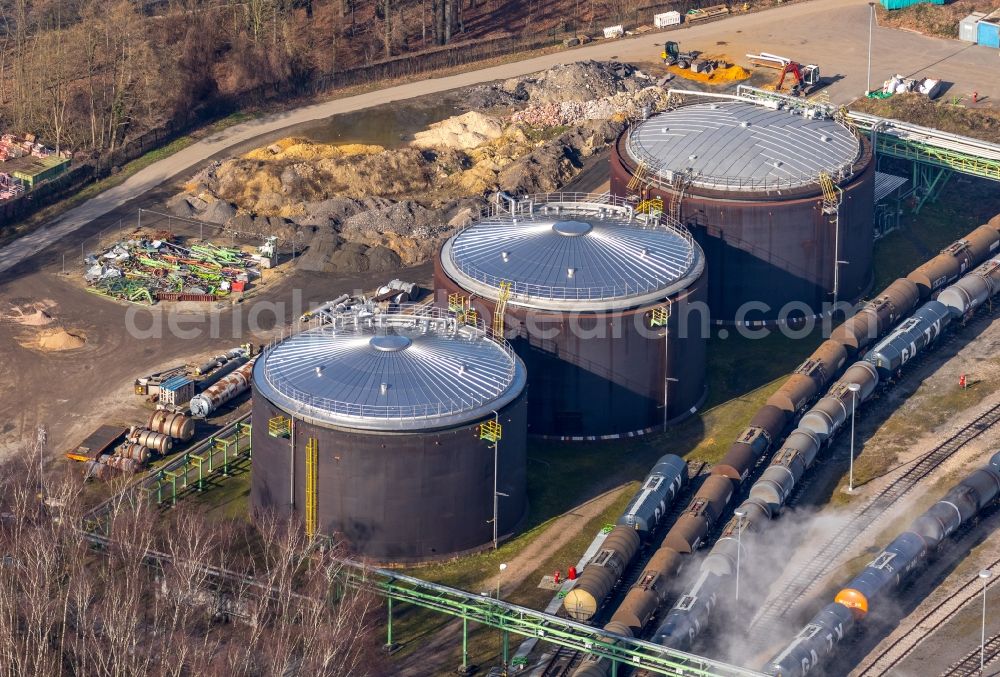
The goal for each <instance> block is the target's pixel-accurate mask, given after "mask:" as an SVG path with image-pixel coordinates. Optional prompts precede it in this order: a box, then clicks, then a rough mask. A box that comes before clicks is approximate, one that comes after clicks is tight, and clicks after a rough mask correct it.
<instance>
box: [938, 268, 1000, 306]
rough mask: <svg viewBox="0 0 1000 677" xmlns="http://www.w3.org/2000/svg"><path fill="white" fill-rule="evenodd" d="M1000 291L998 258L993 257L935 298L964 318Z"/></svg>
mask: <svg viewBox="0 0 1000 677" xmlns="http://www.w3.org/2000/svg"><path fill="white" fill-rule="evenodd" d="M997 291H1000V259H998V258H993V259H990V260H989V261H987V262H986V263H984V264H983V265H981V266H979V267H978V268H976V269H975V270H974V271H972V273H971V274H969V275H966V276H965V277H963V278H962V279H961V280H959V281H958V282H956V283H955V284H953V285H951V286H950V287H948V288H947V289H945V290H944V291H942V292H941V293H940V294H939V295H938V297H937V300H938V301H940V302H941V303H943V304H944V305H946V306H948V307H949V308H951V310H952V312H953V313H954V314H955V316H956V317H958V318H964V317H966V316H968V315H969V314H970V313H972V312H973V311H975V310H976V309H977V308H979V306H981V305H983V304H984V303H986V301H988V300H989V299H990V298H991V297H993V296H994V295H995V294H996V293H997Z"/></svg>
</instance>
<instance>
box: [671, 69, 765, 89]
mask: <svg viewBox="0 0 1000 677" xmlns="http://www.w3.org/2000/svg"><path fill="white" fill-rule="evenodd" d="M667 70H669V71H670V72H671V73H673V74H674V75H678V76H680V77H682V78H684V79H685V80H694V81H695V82H705V83H708V84H710V85H712V84H719V85H721V84H726V83H729V82H735V81H738V80H746V79H747V78H749V77H750V71H748V70H747V69H746V68H743V66H738V65H732V66H728V67H726V68H716V69H715V70H713V71H712V72H711V73H695V72H694V71H693V70H691V69H690V68H678V67H677V66H667Z"/></svg>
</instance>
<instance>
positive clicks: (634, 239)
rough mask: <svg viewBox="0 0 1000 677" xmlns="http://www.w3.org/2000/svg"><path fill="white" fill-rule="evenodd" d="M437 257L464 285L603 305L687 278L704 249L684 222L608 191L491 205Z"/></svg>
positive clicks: (660, 291) (490, 294)
mask: <svg viewBox="0 0 1000 677" xmlns="http://www.w3.org/2000/svg"><path fill="white" fill-rule="evenodd" d="M441 265H442V267H443V269H444V271H445V272H446V273H447V274H448V276H449V277H450V278H451V279H453V280H454V281H455V282H456V283H458V284H459V285H461V286H462V287H463V288H465V289H467V290H469V291H472V292H475V293H476V294H478V295H479V296H483V297H486V298H496V297H497V295H498V291H497V290H498V287H499V285H500V283H501V282H509V283H510V284H511V297H510V301H509V303H511V304H513V305H520V306H526V307H533V308H542V309H552V310H560V309H565V310H607V309H613V308H622V307H633V306H637V305H641V304H643V303H647V302H654V301H658V300H662V299H663V298H665V297H666V296H668V295H669V294H672V293H673V292H675V291H677V290H679V289H683V288H685V287H687V286H688V285H689V284H690V283H691V282H692V281H693V280H694V279H696V278H697V276H698V275H700V274H701V271H702V269H703V267H704V255H703V254H702V252H701V248H700V247H699V246H698V244H697V243H696V242H695V241H694V240H693V238H692V237H691V235H690V233H689V232H688V231H687V229H686V228H684V227H683V226H680V225H679V224H671V223H670V219H668V218H667V217H665V216H661V217H660V218H653V217H649V216H648V215H646V214H637V213H635V210H634V208H633V207H632V206H631V205H629V204H627V203H625V202H623V201H620V200H617V199H615V198H611V197H608V196H600V197H591V196H579V195H564V194H557V195H546V196H534V197H530V198H525V199H522V200H520V201H519V202H516V203H514V202H512V203H511V204H510V206H509V207H507V208H506V209H500V208H497V209H493V210H492V211H491V212H489V213H488V214H487V215H485V216H483V217H482V218H481V219H480V220H478V221H477V222H475V223H474V224H473V225H471V226H469V227H468V228H466V229H465V230H463V231H462V232H460V233H458V234H457V235H454V236H453V237H452V238H451V239H449V240H448V241H447V242H446V243H445V245H444V247H443V248H442V250H441Z"/></svg>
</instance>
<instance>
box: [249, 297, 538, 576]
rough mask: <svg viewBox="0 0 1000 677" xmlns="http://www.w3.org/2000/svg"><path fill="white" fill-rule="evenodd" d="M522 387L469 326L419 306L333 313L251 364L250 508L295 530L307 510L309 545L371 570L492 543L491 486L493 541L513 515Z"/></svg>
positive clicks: (520, 478)
mask: <svg viewBox="0 0 1000 677" xmlns="http://www.w3.org/2000/svg"><path fill="white" fill-rule="evenodd" d="M525 385H526V376H525V368H524V364H523V363H522V362H521V360H520V359H519V358H518V357H517V355H516V354H515V353H514V351H513V350H512V348H511V347H510V345H509V344H507V343H505V342H497V341H495V340H493V339H492V338H491V337H490V336H489V335H488V334H487V332H486V331H485V330H484V329H483V328H482V327H481V326H480V327H477V326H470V325H466V324H462V323H459V322H456V320H455V319H454V318H452V317H449V316H448V315H447V314H446V313H444V312H438V311H435V310H434V309H429V308H424V309H409V310H406V311H404V312H394V313H379V312H378V311H377V310H374V311H373V309H367V310H360V311H357V312H348V313H342V314H338V315H336V316H335V317H334V321H333V322H332V323H330V324H326V325H323V326H320V327H317V328H314V329H309V330H306V331H303V332H301V333H299V334H296V335H294V336H292V337H290V338H288V339H286V340H285V341H283V342H281V343H279V344H277V345H275V346H274V347H272V348H269V349H267V350H265V352H264V353H263V354H262V355H261V356H260V357H259V358H258V360H257V363H256V364H255V365H254V372H253V439H254V449H253V477H252V488H251V505H252V506H253V509H254V510H255V511H258V512H259V511H274V512H275V513H276V514H277V515H278V517H282V518H287V517H289V516H290V515H292V516H295V517H296V518H298V519H302V520H303V521H304V522H305V523H306V524H307V525H308V524H309V520H310V512H309V508H310V506H309V505H308V502H309V501H310V500H314V501H315V503H314V508H313V509H312V510H313V513H312V514H313V515H314V516H315V528H316V531H317V532H318V533H324V534H335V535H337V536H339V537H341V538H343V540H344V541H345V543H346V545H347V547H348V548H349V549H350V550H351V551H353V552H354V553H356V554H358V555H361V556H363V557H365V558H367V559H369V560H371V561H376V562H381V563H406V562H420V561H429V560H434V559H441V558H446V557H449V556H452V555H456V554H459V553H466V552H471V551H475V550H477V549H480V548H483V547H484V546H487V545H492V539H493V534H494V531H493V522H492V520H493V517H494V503H493V501H494V487H495V489H496V491H497V492H499V493H500V494H501V495H500V496H499V498H498V503H497V516H498V519H497V526H498V529H497V532H498V536H499V537H500V538H504V537H506V536H508V535H510V534H511V533H512V532H513V531H514V530H515V529H516V528H517V525H518V524H519V523H520V522H521V521H522V519H523V518H524V516H525V512H526V509H527V496H526V489H527V486H526V485H527V481H526V462H527V456H526V448H525V444H526V442H525V440H526V430H527V404H526V397H527V392H526V387H525ZM494 422H498V423H499V424H500V426H501V438H500V440H499V443H498V445H497V449H496V451H494V445H493V443H492V442H491V441H490V440H489V439H482V437H483V435H482V433H483V432H488V430H484V429H483V427H482V425H483V424H486V428H487V429H488V427H489V425H490V424H491V423H494ZM313 450H315V451H313ZM312 459H315V460H314V461H313V460H312ZM495 464H496V465H495ZM494 467H496V468H497V472H496V474H494ZM494 481H495V484H494Z"/></svg>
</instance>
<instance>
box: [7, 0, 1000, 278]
mask: <svg viewBox="0 0 1000 677" xmlns="http://www.w3.org/2000/svg"><path fill="white" fill-rule="evenodd" d="M868 13H869V10H868V5H867V3H866V2H865V1H864V0H815V1H813V2H807V3H801V4H794V5H788V6H785V7H779V8H775V9H772V10H768V11H765V12H760V13H756V14H747V15H741V16H735V17H732V18H729V19H725V20H723V21H718V22H715V23H711V24H707V25H702V26H694V27H690V28H684V29H682V30H679V31H673V32H670V33H652V34H646V35H643V36H640V37H636V38H631V39H628V40H618V41H611V42H599V43H596V44H592V45H588V46H586V47H581V48H579V49H574V50H572V51H565V52H562V51H560V52H556V53H553V54H547V55H544V56H540V57H535V58H531V59H525V60H523V61H517V62H514V63H509V64H503V65H500V66H494V67H491V68H484V69H480V70H475V71H469V72H467V73H461V74H458V75H451V76H448V77H443V78H431V79H428V80H424V81H420V82H413V83H409V84H404V85H398V86H395V87H388V88H386V89H381V90H377V91H374V92H368V93H365V94H359V95H357V96H350V97H345V98H342V99H336V100H333V101H326V102H323V103H318V104H314V105H310V106H305V107H303V108H299V109H296V110H293V111H288V112H284V113H277V114H274V115H269V116H267V117H264V118H261V119H259V120H254V121H251V122H246V123H243V124H240V125H236V126H233V127H230V128H229V129H226V130H224V131H221V132H219V133H216V134H212V135H210V136H208V137H206V138H205V139H203V140H201V141H199V142H198V143H196V144H193V145H191V146H189V147H188V148H185V149H184V150H182V151H180V152H178V153H176V154H174V155H172V156H170V157H168V158H165V159H163V160H161V161H159V162H157V163H155V164H153V165H151V166H149V167H147V168H146V169H143V170H142V171H140V172H138V173H137V174H135V175H134V176H132V177H131V178H129V179H128V180H127V181H125V182H124V183H123V184H122V185H120V186H118V187H116V188H112V189H111V190H108V191H106V192H104V193H102V194H101V195H98V196H97V197H95V198H93V199H91V200H89V201H88V202H86V203H84V204H82V205H80V206H79V207H76V208H74V209H72V210H70V211H68V212H67V213H66V214H64V215H63V216H62V217H60V218H58V219H56V220H55V221H53V222H52V223H50V224H47V225H46V226H45V227H44V228H42V229H40V230H38V231H36V232H34V233H32V234H31V235H28V236H25V237H23V238H21V239H19V240H18V241H16V242H14V243H12V244H10V245H8V246H7V247H4V248H3V249H2V250H0V274H2V273H4V272H5V271H9V270H10V269H11V268H13V267H14V266H16V265H17V264H18V263H20V262H22V261H24V260H26V259H27V258H29V257H31V256H32V255H34V254H36V253H38V252H40V251H42V250H43V249H45V248H46V247H47V246H49V245H50V244H52V243H54V242H56V241H57V240H59V239H60V238H62V237H64V236H65V235H66V234H68V233H71V232H73V231H75V230H76V229H78V228H80V227H81V226H83V225H85V224H86V223H88V222H90V221H92V220H94V219H98V218H100V217H101V216H103V215H105V214H107V213H108V212H109V211H111V210H112V209H114V208H116V207H118V206H120V205H122V204H124V203H125V202H127V201H128V200H131V199H133V198H135V197H136V196H138V195H141V194H143V193H145V192H147V191H149V190H151V189H153V188H155V187H156V186H158V185H160V184H162V183H163V182H165V181H167V180H168V179H171V178H173V177H175V176H178V175H179V174H181V173H183V172H185V171H188V170H191V169H192V168H193V167H195V166H196V165H197V164H198V163H200V162H202V161H204V160H206V159H208V158H211V157H213V156H215V155H217V154H220V153H224V152H225V151H226V150H227V149H229V148H231V147H233V146H235V145H237V144H241V143H245V142H247V141H249V140H251V139H253V138H255V137H259V136H263V135H265V134H270V133H274V132H276V131H278V130H281V129H284V128H287V127H291V126H293V125H297V124H302V123H305V122H311V121H314V120H321V119H324V118H328V117H330V116H332V115H335V114H338V113H346V112H350V111H355V110H360V109H363V108H368V107H371V106H376V105H379V104H385V103H391V102H393V101H399V100H403V99H409V98H413V97H416V96H421V95H425V94H431V93H434V92H443V91H448V90H451V89H455V88H458V87H464V86H467V85H473V84H477V83H483V82H490V81H493V80H499V79H505V78H511V77H516V76H520V75H524V74H528V73H533V72H536V71H540V70H543V69H545V68H549V67H550V66H553V65H555V64H557V63H566V62H570V61H580V60H585V59H613V58H618V59H621V60H624V61H649V60H650V59H654V58H656V55H658V54H659V51H660V48H659V46H658V45H659V44H660V43H662V42H663V40H664V39H665V38H666V36H669V37H670V38H671V39H674V40H679V41H681V42H682V43H683V45H684V47H685V48H687V49H700V50H702V51H705V52H725V53H727V54H729V55H730V56H732V57H733V58H735V59H737V60H740V59H742V57H743V54H745V53H746V52H749V51H760V50H763V51H770V52H777V53H781V54H785V55H788V56H790V57H792V58H795V59H797V60H799V61H801V62H803V63H816V64H819V65H820V66H821V68H822V72H823V74H824V76H825V77H826V78H827V79H828V80H831V81H832V84H831V85H830V86H829V87H828V88H827V90H828V92H829V94H830V97H831V99H832V100H833V101H834V102H837V103H846V102H848V101H850V100H851V99H853V98H854V97H855V96H857V95H858V94H859V93H861V92H862V91H864V89H865V83H866V77H867V63H868V62H867V45H868ZM874 45H875V47H874V49H873V59H872V60H873V66H872V81H873V82H880V81H881V80H883V79H884V78H885V77H887V76H888V75H890V74H892V73H897V72H898V73H903V74H905V75H922V74H927V75H933V76H935V77H940V78H942V79H944V80H946V81H948V82H952V83H955V84H954V86H953V87H952V88H951V91H949V93H948V95H954V94H967V93H969V92H971V91H973V90H975V91H978V92H979V94H980V96H981V97H984V98H985V99H986V102H987V103H990V102H993V101H996V100H998V99H1000V79H997V78H996V66H997V64H998V63H1000V62H998V52H997V51H996V50H993V49H989V48H986V47H978V46H973V45H967V44H965V43H960V42H958V41H954V40H942V39H939V38H929V37H924V36H921V35H917V34H914V33H909V32H904V31H897V30H892V29H881V28H879V29H876V31H875V36H874Z"/></svg>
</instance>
